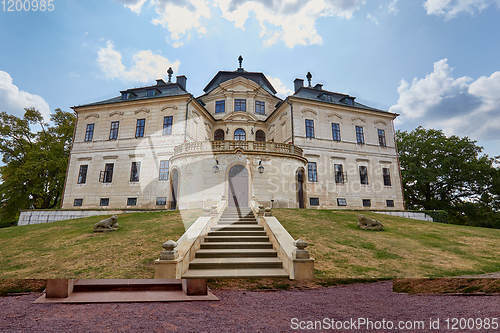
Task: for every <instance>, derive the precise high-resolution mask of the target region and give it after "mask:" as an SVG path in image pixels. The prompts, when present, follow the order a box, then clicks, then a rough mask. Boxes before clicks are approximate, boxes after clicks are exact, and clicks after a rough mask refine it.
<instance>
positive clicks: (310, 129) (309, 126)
mask: <svg viewBox="0 0 500 333" xmlns="http://www.w3.org/2000/svg"><path fill="white" fill-rule="evenodd" d="M306 138H314V120H312V119H306Z"/></svg>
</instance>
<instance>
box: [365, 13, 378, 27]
mask: <svg viewBox="0 0 500 333" xmlns="http://www.w3.org/2000/svg"><path fill="white" fill-rule="evenodd" d="M366 18H367V19H368V20H370V21H372V22H373V23H374V24H375V25H379V24H380V22H379V20H378V18H376V17H375V16H373V15H372V14H370V13H368V14H366Z"/></svg>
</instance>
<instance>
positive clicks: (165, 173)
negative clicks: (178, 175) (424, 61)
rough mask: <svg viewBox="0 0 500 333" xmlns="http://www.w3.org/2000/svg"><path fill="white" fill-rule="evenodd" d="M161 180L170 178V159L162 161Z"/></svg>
mask: <svg viewBox="0 0 500 333" xmlns="http://www.w3.org/2000/svg"><path fill="white" fill-rule="evenodd" d="M159 179H160V180H168V160H164V161H160V177H159Z"/></svg>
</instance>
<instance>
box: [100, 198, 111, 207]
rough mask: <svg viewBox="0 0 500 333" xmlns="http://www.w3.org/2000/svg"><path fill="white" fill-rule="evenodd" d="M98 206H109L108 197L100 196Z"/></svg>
mask: <svg viewBox="0 0 500 333" xmlns="http://www.w3.org/2000/svg"><path fill="white" fill-rule="evenodd" d="M99 206H109V198H101V201H100V202H99Z"/></svg>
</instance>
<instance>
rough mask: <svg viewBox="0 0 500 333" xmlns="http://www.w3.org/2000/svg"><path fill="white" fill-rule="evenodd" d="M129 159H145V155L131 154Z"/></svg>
mask: <svg viewBox="0 0 500 333" xmlns="http://www.w3.org/2000/svg"><path fill="white" fill-rule="evenodd" d="M128 157H129V158H136V157H144V154H129V155H128Z"/></svg>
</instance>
